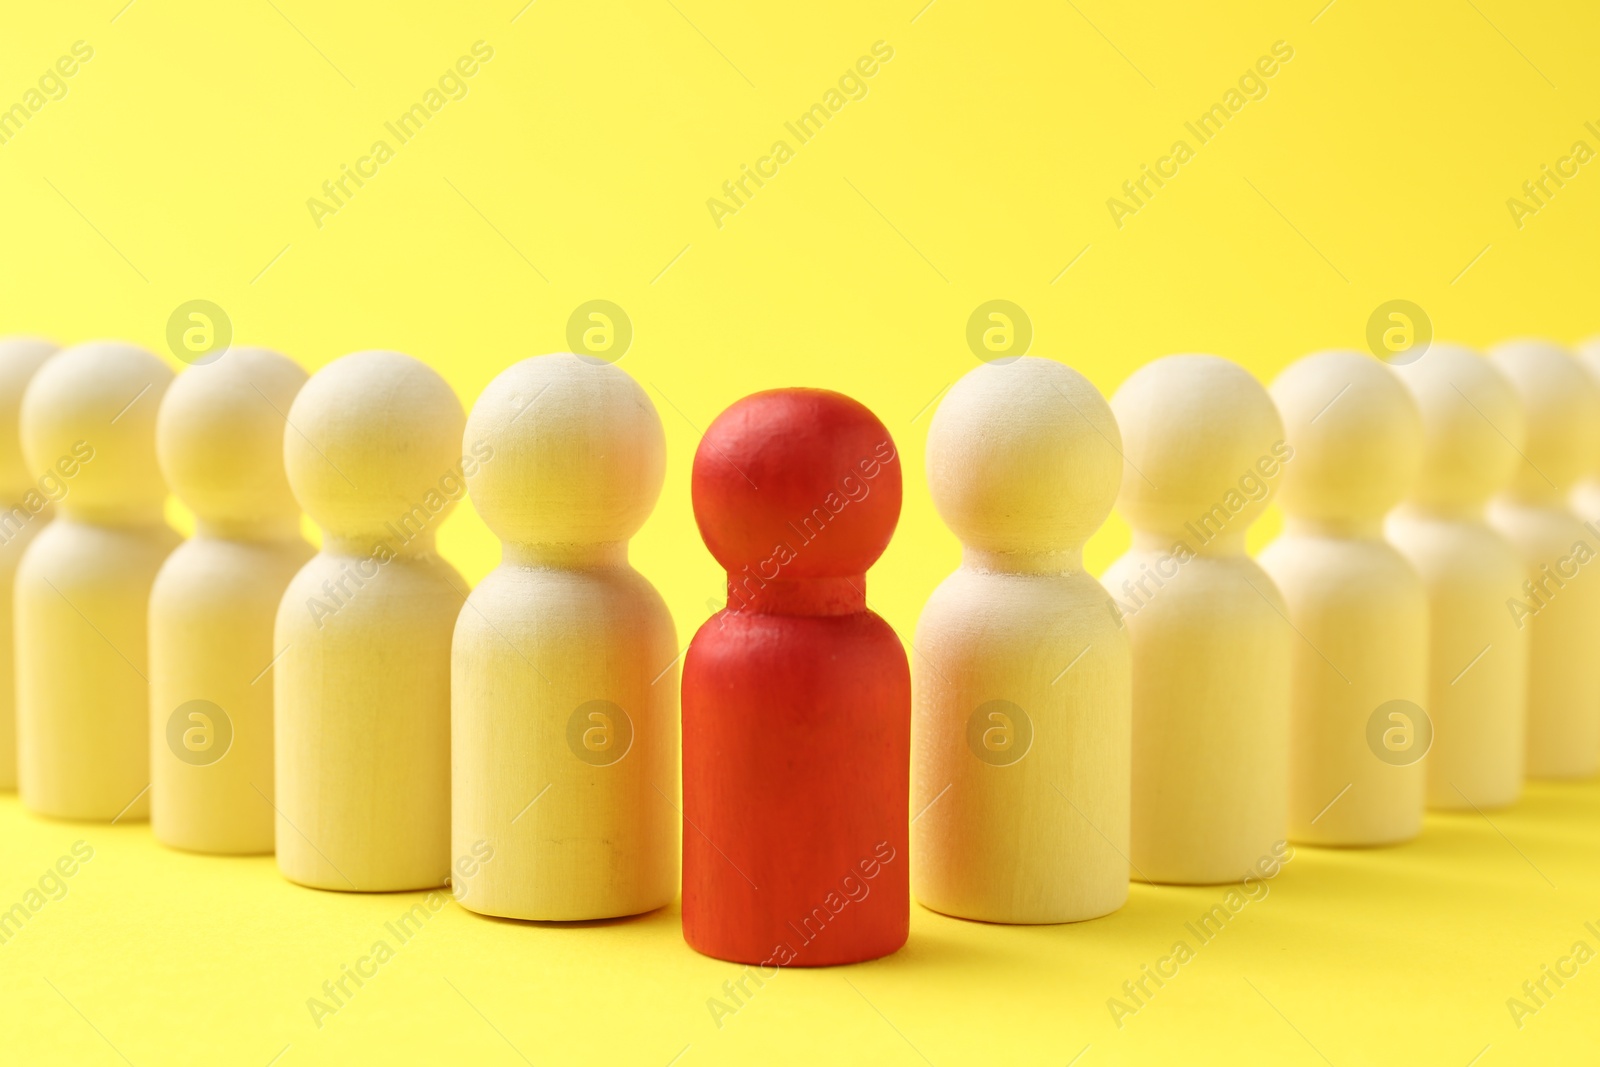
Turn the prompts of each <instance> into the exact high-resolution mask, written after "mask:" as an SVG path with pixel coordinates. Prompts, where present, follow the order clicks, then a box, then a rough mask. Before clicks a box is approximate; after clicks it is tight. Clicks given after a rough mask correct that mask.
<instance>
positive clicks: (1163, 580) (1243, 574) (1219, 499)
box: [1100, 355, 1293, 885]
mask: <svg viewBox="0 0 1600 1067" xmlns="http://www.w3.org/2000/svg"><path fill="white" fill-rule="evenodd" d="M1111 407H1112V410H1113V411H1114V412H1115V414H1116V417H1117V423H1118V425H1119V426H1120V427H1121V431H1122V445H1123V451H1124V455H1125V470H1124V471H1123V476H1122V490H1121V494H1120V495H1119V497H1118V502H1117V507H1118V509H1119V510H1120V511H1121V512H1122V514H1123V516H1124V517H1125V518H1126V519H1127V520H1128V522H1129V524H1130V525H1131V526H1132V527H1133V547H1132V548H1131V549H1130V550H1129V551H1128V553H1127V554H1126V555H1124V556H1123V557H1122V558H1121V559H1119V560H1117V561H1116V562H1115V563H1114V564H1112V566H1111V567H1110V568H1109V569H1107V571H1106V572H1105V574H1104V575H1102V576H1101V579H1100V581H1101V583H1102V584H1103V585H1104V586H1105V588H1106V589H1107V591H1108V592H1110V594H1111V596H1112V598H1113V599H1114V600H1115V601H1116V603H1117V607H1118V610H1119V611H1120V613H1121V616H1122V618H1123V621H1124V623H1125V625H1126V626H1127V629H1128V636H1129V640H1130V644H1131V647H1132V654H1133V755H1132V814H1131V823H1130V826H1131V836H1130V851H1129V858H1130V860H1131V861H1132V866H1133V874H1134V877H1136V878H1139V879H1142V880H1144V881H1150V882H1167V883H1178V884H1186V885H1211V884H1222V883H1228V882H1239V881H1242V880H1244V879H1245V877H1247V876H1249V875H1251V874H1252V873H1253V872H1255V871H1257V870H1258V869H1259V866H1260V864H1261V862H1262V860H1263V858H1266V859H1269V860H1270V858H1271V856H1272V855H1273V849H1274V846H1277V845H1280V844H1281V842H1282V840H1283V834H1284V825H1285V792H1286V788H1287V787H1286V778H1285V774H1286V761H1287V755H1288V752H1287V747H1288V702H1289V693H1288V665H1287V663H1288V655H1289V640H1290V638H1291V634H1290V631H1289V629H1288V627H1287V626H1285V625H1284V623H1283V613H1284V607H1283V600H1282V598H1281V597H1280V596H1279V594H1278V590H1277V587H1276V586H1274V585H1273V583H1272V581H1271V579H1269V578H1268V577H1267V576H1266V574H1265V573H1264V572H1263V571H1262V570H1261V568H1260V567H1259V566H1257V565H1256V563H1255V561H1254V560H1252V559H1250V558H1249V557H1248V556H1246V555H1245V534H1246V531H1247V530H1248V529H1249V527H1250V525H1251V523H1253V522H1255V521H1256V519H1257V518H1259V517H1260V515H1261V512H1262V511H1263V510H1265V508H1266V506H1267V501H1268V500H1269V499H1270V498H1271V495H1272V492H1273V490H1274V488H1275V487H1276V485H1277V481H1278V479H1279V477H1280V476H1281V473H1282V471H1283V468H1284V464H1285V463H1286V462H1288V461H1289V460H1290V458H1291V457H1292V455H1293V451H1292V450H1291V449H1289V448H1288V447H1287V446H1286V445H1285V444H1284V441H1283V427H1282V424H1281V423H1280V422H1279V419H1278V414H1277V412H1276V411H1275V410H1274V408H1273V406H1272V401H1271V400H1270V399H1269V398H1268V397H1267V394H1266V390H1264V389H1263V388H1262V387H1261V385H1260V383H1258V382H1257V381H1256V380H1255V379H1254V378H1252V377H1251V376H1250V374H1249V373H1248V372H1247V371H1245V370H1244V369H1243V368H1241V367H1239V366H1237V365H1235V364H1233V363H1230V362H1228V361H1227V360H1224V359H1220V358H1218V357H1216V356H1204V355H1183V356H1168V357H1166V358H1164V359H1160V360H1157V361H1155V362H1154V363H1151V364H1148V365H1146V366H1145V367H1142V368H1141V369H1140V370H1138V371H1136V372H1135V373H1134V374H1133V375H1132V376H1130V377H1129V378H1128V380H1127V381H1126V382H1125V383H1123V385H1122V388H1120V389H1119V390H1117V393H1116V395H1115V396H1114V397H1113V398H1112V401H1111Z"/></svg>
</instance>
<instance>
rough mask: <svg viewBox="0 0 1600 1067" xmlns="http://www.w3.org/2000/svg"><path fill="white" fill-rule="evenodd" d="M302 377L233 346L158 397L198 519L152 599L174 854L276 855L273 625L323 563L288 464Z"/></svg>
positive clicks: (159, 437)
mask: <svg viewBox="0 0 1600 1067" xmlns="http://www.w3.org/2000/svg"><path fill="white" fill-rule="evenodd" d="M305 382H306V372H305V371H304V370H302V369H301V368H300V367H299V366H298V365H297V364H295V363H294V362H293V361H291V360H289V359H287V358H285V357H284V356H281V355H279V354H277V353H276V352H267V351H264V350H262V349H256V348H232V349H229V350H228V351H227V352H225V353H224V354H223V355H222V356H220V357H219V358H218V359H217V360H216V361H215V362H211V363H207V364H204V365H197V366H193V367H190V368H189V369H188V370H186V371H184V372H183V373H182V374H181V375H179V376H178V379H177V381H175V382H173V384H172V387H171V388H170V389H168V390H167V394H166V396H165V397H164V398H163V399H162V402H161V411H160V414H159V417H158V419H157V423H156V449H157V454H158V456H159V458H160V461H161V469H162V472H163V473H164V474H165V475H166V479H167V484H168V485H169V486H171V488H172V491H173V492H174V493H175V494H176V495H177V496H178V498H179V499H180V500H182V501H183V503H184V504H185V505H187V506H188V507H189V509H190V510H191V511H193V512H194V515H195V533H194V536H193V537H192V538H190V539H189V540H188V541H186V542H184V543H183V544H182V545H180V546H178V549H177V550H176V551H175V552H173V553H172V555H171V556H169V557H168V558H167V561H166V564H165V565H164V566H162V568H161V572H160V573H159V574H158V575H157V576H156V581H155V586H154V587H153V588H152V590H151V593H150V727H149V730H150V733H149V736H150V775H151V778H150V782H151V785H150V802H151V807H150V826H151V829H152V830H153V831H154V832H155V835H156V838H157V839H158V840H159V841H161V842H162V843H163V844H167V845H171V846H173V847H174V848H182V849H189V850H191V851H196V852H217V853H233V854H243V853H264V852H271V851H272V848H273V831H274V823H275V821H276V818H275V815H274V812H273V770H272V754H273V744H274V742H273V726H272V693H273V688H274V676H273V672H272V670H271V669H270V668H271V665H272V662H273V659H274V657H275V656H276V654H277V648H276V646H274V645H273V643H272V630H273V625H274V621H275V618H276V616H277V613H278V604H279V602H280V601H281V600H282V599H283V592H284V589H285V588H286V587H287V586H288V584H289V581H290V579H292V578H293V577H294V576H295V574H296V572H298V571H299V570H300V568H301V567H303V566H304V565H305V564H306V562H307V561H308V560H309V559H310V558H311V556H312V549H311V546H310V545H308V544H307V543H306V541H305V539H304V538H303V537H302V536H301V535H300V506H299V505H298V504H297V503H296V502H295V499H294V495H293V494H292V493H291V492H290V490H289V480H288V477H287V476H286V475H285V473H284V469H283V435H284V432H285V430H286V427H285V425H284V413H285V412H287V411H289V409H290V406H291V405H292V404H293V403H294V398H295V395H296V394H297V393H299V391H300V389H301V387H302V386H303V385H305ZM291 432H292V431H291Z"/></svg>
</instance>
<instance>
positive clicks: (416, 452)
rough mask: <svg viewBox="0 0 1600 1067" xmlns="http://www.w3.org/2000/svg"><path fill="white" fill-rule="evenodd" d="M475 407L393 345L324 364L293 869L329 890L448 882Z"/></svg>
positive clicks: (313, 390) (292, 801) (280, 695)
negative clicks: (463, 537) (451, 552)
mask: <svg viewBox="0 0 1600 1067" xmlns="http://www.w3.org/2000/svg"><path fill="white" fill-rule="evenodd" d="M464 422H465V417H464V415H463V414H462V411H461V404H460V402H459V401H458V400H457V399H456V397H455V394H454V393H453V392H451V390H450V387H449V386H448V385H446V384H445V382H444V381H443V379H441V378H440V377H439V376H438V375H437V374H435V373H434V372H433V371H432V370H430V369H429V368H427V367H425V366H424V365H422V364H421V363H418V362H417V361H416V360H413V359H411V358H409V357H407V356H402V355H399V354H398V353H393V352H362V353H357V354H355V355H352V356H345V357H344V358H342V359H339V360H336V361H334V362H333V363H330V364H329V365H328V366H326V367H324V368H323V369H322V370H320V371H318V372H317V373H316V374H315V375H314V376H313V377H312V378H311V380H310V381H309V382H307V383H306V386H305V388H303V389H302V390H301V391H300V394H299V396H298V397H296V399H295V402H294V407H293V408H292V409H291V410H290V413H289V423H290V425H291V428H290V429H289V430H287V431H286V433H285V435H284V459H285V467H286V469H287V471H288V475H289V481H290V484H291V485H292V486H293V488H294V493H295V497H296V499H298V500H299V501H300V504H301V506H302V507H303V508H304V509H305V510H306V512H307V514H309V515H310V516H311V517H312V519H314V520H315V521H316V522H317V524H318V525H320V526H321V527H322V528H323V531H324V537H323V545H322V551H321V552H319V553H318V554H317V555H316V556H315V557H313V558H312V560H311V561H310V562H309V563H307V564H306V565H305V567H304V568H302V569H301V571H300V573H299V574H297V575H295V577H294V580H293V581H292V582H290V583H289V587H288V589H287V590H286V591H285V592H284V596H283V601H282V603H281V604H280V605H279V607H278V614H277V622H276V627H275V631H274V638H273V641H274V644H275V645H276V647H277V648H278V649H279V650H280V653H281V657H282V658H281V659H279V660H278V663H277V666H276V667H275V668H274V670H275V672H276V691H275V694H274V698H275V712H276V716H275V717H276V733H277V744H276V751H275V755H276V779H277V797H276V803H277V807H278V822H277V834H276V844H277V855H278V867H279V869H280V870H281V871H282V872H283V873H284V875H285V876H287V877H288V878H289V879H291V880H292V881H295V882H299V883H301V884H302V885H309V886H314V887H317V888H321V889H343V890H360V891H365V892H379V891H389V890H401V889H426V888H431V887H433V886H438V885H441V884H443V883H444V881H445V880H446V878H447V877H448V875H449V872H450V868H451V860H450V855H449V850H450V641H451V634H452V631H453V630H454V629H455V621H456V617H457V615H458V614H460V610H461V604H462V601H463V600H464V599H465V597H466V593H467V590H466V587H465V583H463V582H462V580H461V577H460V575H458V574H457V573H456V571H455V569H454V568H453V567H451V566H450V565H449V564H448V563H446V562H444V560H442V559H440V558H439V556H438V555H437V553H436V552H435V550H434V536H435V534H436V532H437V529H438V526H439V524H440V523H441V522H442V521H443V520H444V518H445V516H446V515H447V514H448V513H449V511H450V510H451V509H452V508H453V507H454V506H455V503H456V501H458V500H459V499H460V498H461V496H462V495H464V493H465V482H464V480H463V479H464V471H463V466H464V460H463V457H462V456H461V453H460V451H459V449H460V443H461V430H462V426H463V424H464Z"/></svg>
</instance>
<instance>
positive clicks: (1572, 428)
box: [1489, 340, 1600, 500]
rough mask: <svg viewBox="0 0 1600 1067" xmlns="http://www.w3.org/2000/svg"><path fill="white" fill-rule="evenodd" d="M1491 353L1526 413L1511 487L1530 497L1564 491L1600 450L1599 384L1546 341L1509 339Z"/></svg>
mask: <svg viewBox="0 0 1600 1067" xmlns="http://www.w3.org/2000/svg"><path fill="white" fill-rule="evenodd" d="M1489 359H1490V361H1491V362H1493V363H1494V365H1495V368H1496V369H1497V370H1499V371H1500V373H1502V374H1504V375H1505V376H1506V378H1507V379H1509V380H1510V382H1511V388H1512V389H1513V390H1515V391H1516V394H1517V397H1518V399H1520V400H1521V401H1522V411H1523V415H1524V418H1525V419H1526V425H1527V435H1526V437H1525V438H1524V441H1523V446H1522V456H1523V457H1524V458H1521V459H1519V460H1518V462H1517V463H1516V465H1515V467H1514V473H1513V474H1512V476H1511V490H1512V491H1513V492H1516V493H1519V494H1521V495H1524V496H1527V497H1529V498H1533V499H1552V500H1553V499H1556V498H1558V497H1560V496H1562V495H1564V494H1565V493H1566V492H1567V491H1568V490H1569V489H1571V488H1572V486H1573V484H1574V483H1575V482H1577V480H1578V479H1579V478H1581V477H1583V475H1584V474H1586V473H1588V472H1589V470H1590V469H1591V468H1592V467H1593V466H1594V460H1595V456H1596V454H1597V453H1600V386H1597V385H1596V384H1595V381H1594V379H1593V377H1591V376H1590V374H1589V373H1588V372H1587V371H1586V370H1584V368H1583V364H1581V363H1579V362H1578V361H1577V360H1576V359H1575V358H1573V356H1572V354H1571V353H1570V352H1568V351H1567V350H1566V349H1564V348H1562V347H1561V346H1560V345H1557V344H1554V343H1552V342H1550V341H1535V340H1523V341H1507V342H1506V343H1504V344H1501V345H1498V346H1496V347H1495V348H1494V350H1493V351H1492V352H1490V354H1489Z"/></svg>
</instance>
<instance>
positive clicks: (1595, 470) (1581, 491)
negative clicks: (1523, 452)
mask: <svg viewBox="0 0 1600 1067" xmlns="http://www.w3.org/2000/svg"><path fill="white" fill-rule="evenodd" d="M1577 356H1578V362H1579V363H1581V364H1583V369H1584V370H1586V371H1588V372H1589V380H1590V381H1592V382H1593V383H1594V385H1595V387H1596V388H1597V389H1600V337H1591V338H1589V339H1588V340H1587V341H1584V342H1583V343H1582V344H1580V345H1578V350H1577ZM1591 460H1592V462H1591V463H1590V464H1589V465H1588V468H1587V471H1586V473H1585V474H1584V476H1583V477H1582V478H1581V479H1580V480H1579V482H1578V484H1577V487H1576V488H1574V489H1573V491H1572V497H1571V503H1572V508H1573V510H1574V511H1575V512H1576V513H1577V515H1578V518H1579V519H1581V520H1582V521H1583V522H1584V523H1586V524H1589V525H1590V526H1591V527H1593V529H1592V531H1591V533H1593V534H1594V536H1593V537H1591V539H1590V541H1591V543H1592V544H1595V545H1596V547H1597V548H1600V453H1597V454H1595V455H1594V456H1592V457H1591Z"/></svg>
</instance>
